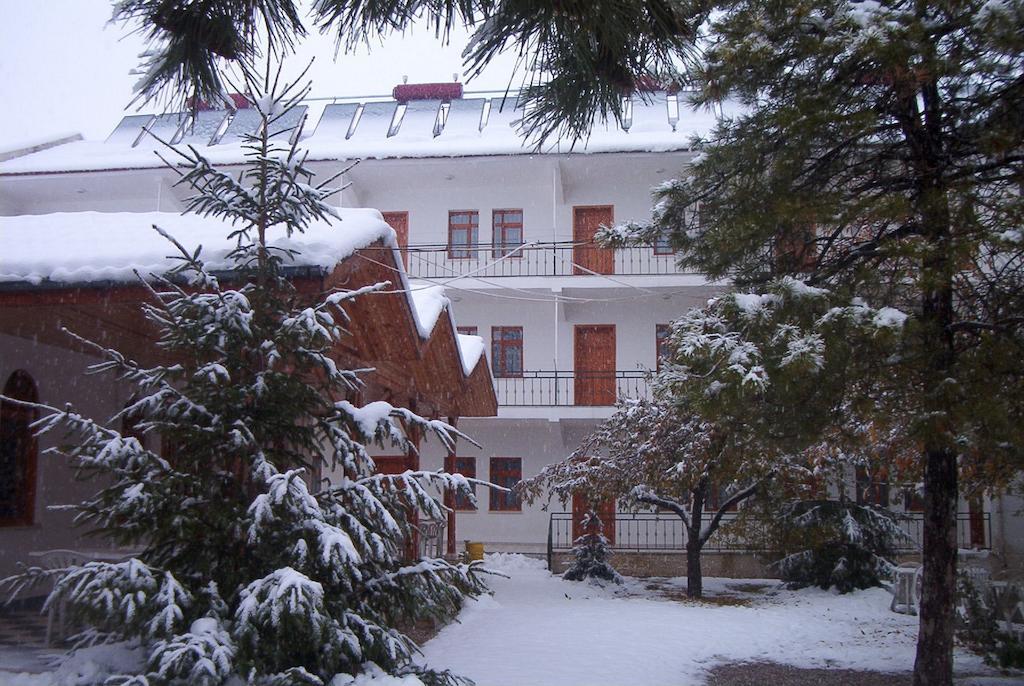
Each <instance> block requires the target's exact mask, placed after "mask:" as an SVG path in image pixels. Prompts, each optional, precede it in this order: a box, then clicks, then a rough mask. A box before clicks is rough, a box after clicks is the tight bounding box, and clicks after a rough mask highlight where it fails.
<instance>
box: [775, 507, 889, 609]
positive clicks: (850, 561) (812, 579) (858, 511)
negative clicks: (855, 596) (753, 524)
mask: <svg viewBox="0 0 1024 686" xmlns="http://www.w3.org/2000/svg"><path fill="white" fill-rule="evenodd" d="M776 524H777V526H776V527H774V528H775V531H774V537H775V546H774V547H775V549H776V550H778V551H779V552H780V553H781V558H780V559H779V560H777V561H776V562H775V565H776V566H777V567H778V569H779V572H780V575H781V577H782V580H783V581H785V582H787V583H788V584H789V585H790V586H791V587H792V588H803V587H804V586H819V587H821V588H830V587H835V588H836V590H838V591H839V592H840V593H849V592H850V591H853V590H855V589H859V588H869V587H871V586H881V585H882V582H883V579H888V578H889V577H890V576H891V575H892V569H893V563H892V561H891V560H892V558H893V557H894V556H895V552H896V545H897V543H898V541H899V540H900V539H901V538H903V537H905V534H904V533H903V531H902V530H901V529H900V528H899V525H898V524H897V523H896V519H895V517H893V515H892V514H891V513H889V512H887V511H885V510H881V509H878V508H873V507H865V506H863V505H857V504H856V503H851V502H840V501H837V500H802V501H797V502H794V503H791V504H789V505H787V506H785V507H784V509H783V510H782V512H781V513H780V514H779V515H778V517H777V519H776Z"/></svg>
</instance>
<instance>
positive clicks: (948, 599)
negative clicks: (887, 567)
mask: <svg viewBox="0 0 1024 686" xmlns="http://www.w3.org/2000/svg"><path fill="white" fill-rule="evenodd" d="M924 457H925V475H924V549H923V555H922V558H923V562H924V571H923V574H924V576H923V578H922V583H921V612H920V628H919V631H918V636H917V656H916V660H915V662H914V686H952V683H953V623H954V620H955V616H954V615H955V601H956V598H955V594H956V550H957V546H956V504H957V465H956V455H955V454H954V453H953V452H952V451H951V450H948V449H942V448H937V449H932V450H928V451H926V452H925V456H924Z"/></svg>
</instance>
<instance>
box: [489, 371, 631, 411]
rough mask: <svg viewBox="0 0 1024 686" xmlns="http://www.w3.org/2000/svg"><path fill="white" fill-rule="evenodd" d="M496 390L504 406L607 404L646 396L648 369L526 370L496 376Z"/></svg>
mask: <svg viewBox="0 0 1024 686" xmlns="http://www.w3.org/2000/svg"><path fill="white" fill-rule="evenodd" d="M494 392H495V395H497V396H498V405H499V406H501V407H572V406H594V407H607V406H609V405H614V404H615V402H616V401H617V400H618V399H620V398H639V397H644V398H645V397H647V396H648V383H647V372H645V371H643V370H640V369H634V370H626V371H614V372H611V371H608V372H603V371H601V372H594V371H579V370H577V371H524V372H522V373H520V374H519V375H516V376H499V377H495V379H494Z"/></svg>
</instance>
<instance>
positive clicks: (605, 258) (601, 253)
mask: <svg viewBox="0 0 1024 686" xmlns="http://www.w3.org/2000/svg"><path fill="white" fill-rule="evenodd" d="M614 220H615V216H614V212H613V208H612V206H611V205H596V206H593V207H574V208H573V209H572V239H573V242H574V243H575V246H574V247H573V250H572V261H573V262H574V263H575V266H573V268H572V273H573V274H590V273H591V272H594V273H597V274H614V273H615V251H614V250H611V249H609V248H598V247H597V246H595V245H594V233H596V232H597V230H598V228H600V227H601V226H611V225H612V223H613V222H614Z"/></svg>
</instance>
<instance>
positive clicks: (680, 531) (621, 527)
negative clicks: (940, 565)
mask: <svg viewBox="0 0 1024 686" xmlns="http://www.w3.org/2000/svg"><path fill="white" fill-rule="evenodd" d="M736 516H737V515H736V514H733V513H729V514H726V515H725V517H723V518H722V527H723V528H722V529H719V530H718V531H717V532H715V535H714V536H712V537H711V538H710V539H709V540H708V542H707V544H706V545H705V546H704V550H705V551H707V552H722V551H734V552H763V551H764V550H765V541H766V540H767V538H766V536H765V535H764V533H763V532H764V531H765V528H766V526H765V525H766V522H762V521H759V520H757V519H754V518H750V517H748V518H747V522H746V523H745V525H744V530H743V531H739V530H735V529H730V528H729V527H728V526H727V525H728V524H729V523H730V522H732V521H734V520H735V519H736ZM896 518H897V521H898V522H899V525H900V528H901V529H903V531H904V532H905V533H906V535H907V536H906V538H905V539H904V540H903V541H901V542H900V543H899V545H898V549H897V551H898V552H900V553H917V552H920V551H921V543H922V540H923V530H924V516H923V515H922V514H921V513H920V512H903V513H896ZM710 520H711V515H709V514H705V516H704V520H703V521H704V523H705V524H706V523H707V522H709V521H710ZM572 522H573V514H572V513H571V512H552V513H551V516H550V518H549V521H548V548H549V550H551V551H562V550H569V549H571V548H572V543H573V535H572V533H573V526H572ZM991 525H992V515H991V513H989V512H985V513H974V514H971V513H969V512H958V513H957V515H956V539H957V547H959V548H964V549H970V548H982V549H985V550H989V549H991V547H992V526H991ZM605 526H606V527H607V526H608V524H607V523H605ZM978 527H983V528H982V530H980V531H979V530H978ZM609 538H611V537H609ZM614 547H615V549H617V550H624V551H629V550H631V551H637V552H645V551H659V550H663V551H664V550H685V549H686V529H685V528H684V527H683V523H682V521H681V520H680V519H679V517H677V516H675V515H674V514H660V513H643V512H639V513H637V512H619V513H616V515H615V537H614Z"/></svg>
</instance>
